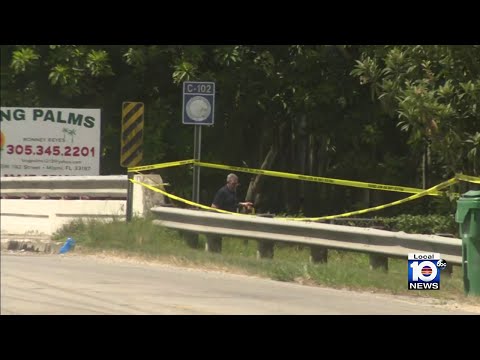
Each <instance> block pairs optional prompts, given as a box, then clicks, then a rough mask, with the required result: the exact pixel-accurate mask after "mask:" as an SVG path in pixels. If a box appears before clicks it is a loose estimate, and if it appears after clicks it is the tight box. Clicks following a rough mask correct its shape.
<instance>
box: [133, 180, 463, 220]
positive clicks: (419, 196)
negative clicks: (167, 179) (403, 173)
mask: <svg viewBox="0 0 480 360" xmlns="http://www.w3.org/2000/svg"><path fill="white" fill-rule="evenodd" d="M130 181H131V182H132V183H134V184H139V185H141V186H145V187H146V188H148V189H150V190H152V191H155V192H159V193H161V194H163V195H165V196H167V197H169V198H171V199H173V200H177V201H180V202H183V203H185V204H188V205H191V206H194V207H199V208H202V209H205V210H212V211H217V212H220V213H225V214H234V215H244V216H245V215H246V216H254V215H252V214H242V213H236V212H230V211H226V210H221V209H216V208H212V207H210V206H206V205H202V204H197V203H195V202H193V201H190V200H186V199H183V198H181V197H179V196H176V195H173V194H170V193H168V192H166V191H164V190H161V189H157V188H155V187H153V186H151V185H148V184H145V183H142V182H140V181H137V180H133V179H130ZM456 182H458V180H457V179H456V178H451V179H449V180H447V181H444V182H442V183H440V184H438V185H435V186H433V187H431V188H429V189H426V190H424V191H422V192H421V193H417V194H413V195H411V196H409V197H407V198H404V199H400V200H396V201H393V202H391V203H387V204H384V205H378V206H375V207H372V208H368V209H362V210H356V211H351V212H347V213H344V214H338V215H328V216H320V217H303V218H298V217H296V218H295V217H275V218H274V219H279V220H294V221H318V220H330V219H335V218H339V217H348V216H353V215H359V214H365V213H367V212H371V211H377V210H382V209H385V208H387V207H391V206H395V205H399V204H403V203H405V202H408V201H412V200H415V199H418V198H421V197H423V196H426V195H428V193H430V192H432V191H438V190H441V189H443V188H446V187H449V186H451V185H453V184H455V183H456Z"/></svg>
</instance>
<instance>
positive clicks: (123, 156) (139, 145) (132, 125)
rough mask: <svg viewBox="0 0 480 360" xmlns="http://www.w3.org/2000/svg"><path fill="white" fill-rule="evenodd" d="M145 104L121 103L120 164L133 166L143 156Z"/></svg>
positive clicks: (138, 162)
mask: <svg viewBox="0 0 480 360" xmlns="http://www.w3.org/2000/svg"><path fill="white" fill-rule="evenodd" d="M144 113H145V106H144V104H143V103H141V102H129V101H125V102H124V103H123V104H122V135H121V140H120V142H121V153H120V165H121V166H123V167H133V166H137V165H138V164H140V162H141V161H142V158H143V117H144Z"/></svg>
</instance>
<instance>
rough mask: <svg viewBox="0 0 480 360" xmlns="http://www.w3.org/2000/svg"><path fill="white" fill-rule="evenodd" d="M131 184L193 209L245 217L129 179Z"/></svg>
mask: <svg viewBox="0 0 480 360" xmlns="http://www.w3.org/2000/svg"><path fill="white" fill-rule="evenodd" d="M129 180H130V181H131V182H132V183H134V184H138V185H141V186H145V187H146V188H147V189H150V190H152V191H155V192H159V193H161V194H163V195H165V196H167V197H169V198H170V199H173V200H177V201H180V202H183V203H185V204H188V205H191V206H195V207H199V208H202V209H205V210H213V211H218V212H221V213H225V214H235V215H246V214H241V213H236V212H230V211H226V210H221V209H216V208H212V207H210V206H206V205H202V204H197V203H195V202H193V201H189V200H186V199H183V198H181V197H180V196H176V195H173V194H170V193H168V192H166V191H164V190H162V189H158V188H156V187H154V186H152V185H148V184H145V183H142V182H140V181H137V180H134V179H129Z"/></svg>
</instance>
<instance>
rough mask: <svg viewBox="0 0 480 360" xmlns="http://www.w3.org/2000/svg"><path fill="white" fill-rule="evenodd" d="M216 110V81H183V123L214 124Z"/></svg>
mask: <svg viewBox="0 0 480 360" xmlns="http://www.w3.org/2000/svg"><path fill="white" fill-rule="evenodd" d="M214 112H215V83H214V82H205V81H202V82H200V81H185V82H184V83H183V111H182V114H183V115H182V123H183V124H191V125H213V115H214Z"/></svg>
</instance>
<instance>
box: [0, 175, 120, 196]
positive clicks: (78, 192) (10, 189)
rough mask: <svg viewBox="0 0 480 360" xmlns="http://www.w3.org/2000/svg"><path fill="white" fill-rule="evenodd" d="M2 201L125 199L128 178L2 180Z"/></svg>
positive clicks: (6, 178)
mask: <svg viewBox="0 0 480 360" xmlns="http://www.w3.org/2000/svg"><path fill="white" fill-rule="evenodd" d="M0 183H1V190H0V194H1V196H2V197H17V198H20V197H28V198H40V197H50V198H52V197H64V196H68V197H81V196H88V197H96V198H98V197H105V198H114V199H126V197H127V185H128V182H127V175H108V176H29V177H1V178H0Z"/></svg>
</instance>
